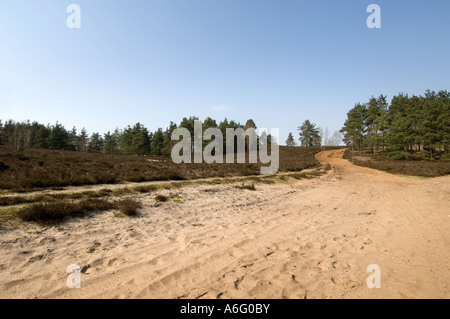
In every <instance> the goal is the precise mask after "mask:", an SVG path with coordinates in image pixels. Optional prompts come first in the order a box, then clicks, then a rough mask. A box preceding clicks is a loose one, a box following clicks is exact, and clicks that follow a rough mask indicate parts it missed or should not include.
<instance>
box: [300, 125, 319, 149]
mask: <svg viewBox="0 0 450 319" xmlns="http://www.w3.org/2000/svg"><path fill="white" fill-rule="evenodd" d="M298 130H299V134H300V139H299V140H300V142H301V145H302V146H309V147H312V146H321V140H322V137H321V136H320V135H319V129H318V128H317V127H316V124H313V123H311V122H310V121H309V120H306V121H305V122H303V124H302V126H299V127H298Z"/></svg>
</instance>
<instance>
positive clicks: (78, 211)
mask: <svg viewBox="0 0 450 319" xmlns="http://www.w3.org/2000/svg"><path fill="white" fill-rule="evenodd" d="M113 207H114V205H113V204H112V203H110V202H108V201H106V200H104V199H103V200H102V199H87V200H82V201H79V202H68V201H59V202H51V203H35V204H31V205H29V206H27V207H25V208H23V209H22V210H21V211H19V212H18V213H17V216H18V217H19V218H20V219H22V220H24V221H38V222H44V223H48V222H54V221H60V220H63V219H65V218H69V217H80V216H83V215H85V214H87V213H88V212H91V211H105V210H108V209H111V208H113Z"/></svg>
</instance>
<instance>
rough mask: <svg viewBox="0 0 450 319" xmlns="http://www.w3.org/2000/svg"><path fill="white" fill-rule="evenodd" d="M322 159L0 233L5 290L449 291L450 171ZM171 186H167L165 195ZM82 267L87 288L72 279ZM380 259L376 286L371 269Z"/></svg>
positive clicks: (8, 294)
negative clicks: (393, 169)
mask: <svg viewBox="0 0 450 319" xmlns="http://www.w3.org/2000/svg"><path fill="white" fill-rule="evenodd" d="M342 152H343V151H341V150H338V151H325V152H322V153H320V154H318V155H317V159H318V160H320V161H321V162H323V163H329V164H331V165H333V170H332V171H331V172H330V173H329V174H327V175H325V176H322V177H320V178H317V179H311V180H302V181H299V182H298V183H296V184H294V185H286V184H276V185H257V187H256V191H248V190H240V189H236V188H234V187H233V186H231V185H225V186H224V185H221V186H202V185H201V186H198V185H197V186H188V187H185V188H183V189H182V190H172V195H173V199H177V201H176V202H174V201H173V200H171V201H169V202H167V203H156V202H155V200H154V194H152V195H142V196H139V199H140V200H141V201H142V203H143V207H144V208H143V209H142V210H141V213H142V214H141V216H140V217H139V218H134V219H129V218H119V217H116V216H114V213H113V212H108V213H105V214H100V215H95V216H93V217H90V218H86V219H77V220H72V221H69V222H68V223H65V224H63V225H61V226H58V227H53V228H47V229H41V228H38V227H35V226H30V227H29V228H28V227H27V228H22V229H18V230H14V231H9V232H4V233H1V234H0V236H1V237H0V297H3V298H20V297H25V298H34V297H39V298H79V297H82V298H90V297H94V298H110V297H118V298H177V297H180V298H197V297H200V298H450V219H449V217H448V215H449V209H448V207H450V203H449V198H450V176H446V177H440V178H434V179H420V180H419V179H410V178H405V177H400V176H395V175H391V174H387V173H384V172H380V171H375V170H371V169H368V168H362V167H357V166H354V165H352V164H351V163H349V162H348V161H346V160H342V159H341V156H342ZM166 192H167V194H169V193H170V191H166ZM70 264H78V265H80V266H81V267H82V268H83V269H84V272H83V274H82V275H81V289H68V288H67V287H66V279H67V274H66V272H65V271H66V268H67V266H69V265H70ZM370 264H378V265H380V267H381V275H382V276H381V277H382V278H381V288H380V289H368V288H367V286H366V279H367V277H368V275H369V274H368V273H367V272H366V269H367V266H368V265H370Z"/></svg>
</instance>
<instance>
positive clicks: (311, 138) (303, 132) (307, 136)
mask: <svg viewBox="0 0 450 319" xmlns="http://www.w3.org/2000/svg"><path fill="white" fill-rule="evenodd" d="M298 133H299V139H298V140H299V141H300V145H301V146H306V147H314V146H339V145H340V144H341V141H342V136H341V133H340V132H339V131H335V132H334V133H333V134H332V135H331V136H330V134H329V131H328V127H327V128H325V130H323V129H322V128H320V127H318V126H317V125H316V124H315V123H311V121H310V120H305V121H304V122H303V124H302V125H301V126H299V127H298ZM286 145H287V146H296V145H297V142H296V141H295V138H294V135H293V134H292V132H289V135H288V138H287V140H286Z"/></svg>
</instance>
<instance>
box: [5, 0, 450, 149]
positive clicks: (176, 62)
mask: <svg viewBox="0 0 450 319" xmlns="http://www.w3.org/2000/svg"><path fill="white" fill-rule="evenodd" d="M71 3H76V4H78V5H79V6H80V7H81V29H68V28H67V26H66V19H67V17H68V16H69V14H68V13H66V8H67V6H68V5H69V4H71ZM371 3H376V4H378V5H380V7H381V10H382V17H381V18H382V28H381V29H369V28H367V26H366V19H367V17H368V16H369V14H368V13H366V8H367V6H368V5H369V4H371ZM449 37H450V1H448V0H430V1H425V0H421V1H417V0H416V1H411V0H408V1H399V0H396V1H391V0H389V1H381V0H371V1H363V0H345V1H335V0H333V1H331V0H330V1H318V0H315V1H311V0H309V1H301V0H296V1H287V0H283V1H275V0H157V1H152V0H145V1H138V0H130V1H124V0H115V1H106V0H89V1H87V0H71V1H63V0H58V1H57V0H33V1H30V0H1V1H0V119H3V120H5V119H9V118H11V119H14V120H17V121H22V120H27V119H30V120H37V121H39V122H41V123H45V124H46V123H51V124H54V123H55V122H56V121H59V122H60V123H62V124H63V125H64V126H65V127H66V128H68V129H70V128H71V127H72V126H74V125H75V126H76V127H77V128H78V130H80V129H81V128H82V127H86V129H87V130H88V132H89V133H93V132H95V131H98V132H101V133H104V132H106V131H108V130H114V129H115V128H116V127H119V128H123V127H125V126H126V125H128V124H134V123H136V122H138V121H139V122H141V123H143V124H145V125H146V126H147V127H148V128H149V129H151V130H155V129H157V128H158V127H163V128H165V127H166V126H167V125H168V123H169V121H170V120H174V121H176V122H178V123H179V121H180V120H181V119H182V117H184V116H190V115H196V116H198V117H200V118H201V119H204V118H206V117H207V116H211V117H212V118H215V119H216V120H218V121H219V120H222V119H223V118H224V117H227V118H228V119H234V120H237V121H240V122H241V123H245V121H246V120H247V119H249V118H252V119H254V120H255V122H256V124H257V126H258V127H268V128H271V127H274V128H280V135H281V140H282V142H284V140H285V139H286V137H287V135H288V133H289V132H294V133H295V136H298V134H297V130H296V128H297V126H299V125H301V123H302V122H303V121H304V120H305V119H310V120H311V121H312V122H315V123H317V125H319V126H321V127H323V128H325V127H328V128H329V130H330V131H331V132H332V131H334V130H338V129H340V128H341V127H342V124H343V122H344V120H345V118H346V113H347V112H348V110H349V109H350V108H351V107H353V106H354V104H355V103H356V102H365V101H366V100H368V99H369V98H370V97H371V96H372V95H375V96H378V95H380V94H386V95H388V98H389V99H391V98H392V96H393V95H394V94H397V93H399V92H405V93H410V94H423V93H424V91H425V90H426V89H433V90H441V89H449V86H450V60H449V57H450V55H449V53H450V40H449Z"/></svg>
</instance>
